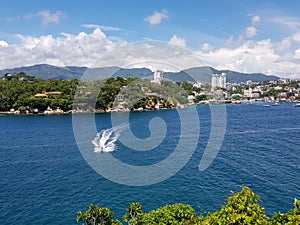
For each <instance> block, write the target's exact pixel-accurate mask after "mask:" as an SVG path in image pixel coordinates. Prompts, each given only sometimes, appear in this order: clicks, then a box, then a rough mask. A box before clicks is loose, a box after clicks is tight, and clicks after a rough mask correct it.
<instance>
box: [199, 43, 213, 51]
mask: <svg viewBox="0 0 300 225" xmlns="http://www.w3.org/2000/svg"><path fill="white" fill-rule="evenodd" d="M213 50H214V47H213V46H211V45H210V44H208V43H204V44H203V45H202V46H201V52H204V53H209V52H211V51H213Z"/></svg>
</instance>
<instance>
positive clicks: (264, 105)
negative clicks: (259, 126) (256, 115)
mask: <svg viewBox="0 0 300 225" xmlns="http://www.w3.org/2000/svg"><path fill="white" fill-rule="evenodd" d="M262 106H263V107H270V105H262Z"/></svg>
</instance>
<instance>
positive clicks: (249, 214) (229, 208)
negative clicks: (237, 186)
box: [205, 187, 267, 225]
mask: <svg viewBox="0 0 300 225" xmlns="http://www.w3.org/2000/svg"><path fill="white" fill-rule="evenodd" d="M260 201H261V200H260V198H259V196H258V195H257V194H255V193H254V192H253V191H252V190H251V189H250V188H249V187H243V188H242V190H241V191H240V192H237V193H233V195H232V196H230V197H228V198H227V203H226V205H225V206H222V207H221V209H220V210H219V211H216V212H214V213H212V214H210V216H209V217H208V219H207V220H206V223H205V224H218V225H221V224H224V225H225V224H226V225H231V224H232V225H240V224H245V225H246V224H267V216H266V214H265V211H264V209H263V208H262V207H261V206H260V205H259V204H258V202H260Z"/></svg>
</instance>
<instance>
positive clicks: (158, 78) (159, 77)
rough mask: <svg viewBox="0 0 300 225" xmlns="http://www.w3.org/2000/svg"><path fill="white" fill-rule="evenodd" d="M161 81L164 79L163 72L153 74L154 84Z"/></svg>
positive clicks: (157, 71) (158, 71)
mask: <svg viewBox="0 0 300 225" xmlns="http://www.w3.org/2000/svg"><path fill="white" fill-rule="evenodd" d="M163 79H164V71H162V70H156V71H155V72H154V82H155V83H159V84H160V83H161V82H162V80H163Z"/></svg>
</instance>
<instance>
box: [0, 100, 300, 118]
mask: <svg viewBox="0 0 300 225" xmlns="http://www.w3.org/2000/svg"><path fill="white" fill-rule="evenodd" d="M279 103H281V104H284V103H294V106H296V105H297V104H299V101H279V102H278V101H249V100H246V101H244V100H242V101H231V100H205V101H200V102H199V103H198V104H189V105H186V106H182V105H181V106H180V107H173V108H153V109H147V108H146V109H143V108H138V109H134V110H129V109H108V110H98V109H97V110H96V109H95V110H93V111H90V110H69V111H67V112H65V111H63V110H61V109H55V110H52V109H51V110H49V109H47V110H45V111H44V112H36V111H32V112H30V111H29V110H26V111H25V112H20V111H18V110H17V111H14V110H11V111H0V116H2V115H72V114H102V113H123V112H152V111H162V110H174V109H184V108H188V107H190V106H197V105H202V106H213V105H224V104H225V105H240V104H254V105H263V106H278V104H279Z"/></svg>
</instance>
